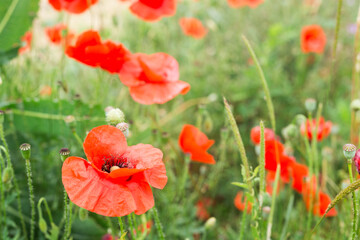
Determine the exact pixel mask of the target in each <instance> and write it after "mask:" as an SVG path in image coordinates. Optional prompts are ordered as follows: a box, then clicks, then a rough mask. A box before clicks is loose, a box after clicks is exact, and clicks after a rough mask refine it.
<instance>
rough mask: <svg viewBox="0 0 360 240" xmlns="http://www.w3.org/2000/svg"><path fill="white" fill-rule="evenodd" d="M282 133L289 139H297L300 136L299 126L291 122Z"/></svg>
mask: <svg viewBox="0 0 360 240" xmlns="http://www.w3.org/2000/svg"><path fill="white" fill-rule="evenodd" d="M281 133H282V135H283V136H284V138H285V139H287V140H291V139H295V138H297V137H298V136H299V128H298V127H296V126H295V125H294V124H290V125H288V126H287V127H285V128H283V130H282V131H281Z"/></svg>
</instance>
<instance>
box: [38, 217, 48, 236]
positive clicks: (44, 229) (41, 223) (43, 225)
mask: <svg viewBox="0 0 360 240" xmlns="http://www.w3.org/2000/svg"><path fill="white" fill-rule="evenodd" d="M39 228H40V231H41V232H43V233H47V224H46V221H45V220H44V218H40V220H39Z"/></svg>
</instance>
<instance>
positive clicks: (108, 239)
mask: <svg viewBox="0 0 360 240" xmlns="http://www.w3.org/2000/svg"><path fill="white" fill-rule="evenodd" d="M101 240H118V238H117V237H113V236H112V235H111V234H105V235H104V236H103V237H102V238H101Z"/></svg>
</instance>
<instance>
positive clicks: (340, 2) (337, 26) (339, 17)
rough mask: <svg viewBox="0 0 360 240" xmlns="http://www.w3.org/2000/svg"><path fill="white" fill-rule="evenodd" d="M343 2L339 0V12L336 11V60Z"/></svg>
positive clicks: (334, 50)
mask: <svg viewBox="0 0 360 240" xmlns="http://www.w3.org/2000/svg"><path fill="white" fill-rule="evenodd" d="M342 3H343V0H339V3H338V7H337V13H336V27H335V39H334V45H333V51H332V56H333V61H334V60H335V57H336V48H337V43H338V38H339V30H340V20H341V8H342Z"/></svg>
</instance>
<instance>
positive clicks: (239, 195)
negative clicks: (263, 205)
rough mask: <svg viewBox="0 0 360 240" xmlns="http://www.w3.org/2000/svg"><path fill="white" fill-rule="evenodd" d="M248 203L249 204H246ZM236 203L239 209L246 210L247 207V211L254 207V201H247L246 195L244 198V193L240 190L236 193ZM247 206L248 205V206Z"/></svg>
mask: <svg viewBox="0 0 360 240" xmlns="http://www.w3.org/2000/svg"><path fill="white" fill-rule="evenodd" d="M246 203H247V204H246ZM234 205H235V207H236V208H237V209H239V210H240V211H242V212H243V211H244V210H245V208H246V212H247V213H250V212H251V209H252V203H251V202H247V199H246V196H245V198H244V199H243V193H242V192H238V193H237V194H236V197H235V199H234ZM246 206H247V207H246Z"/></svg>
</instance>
